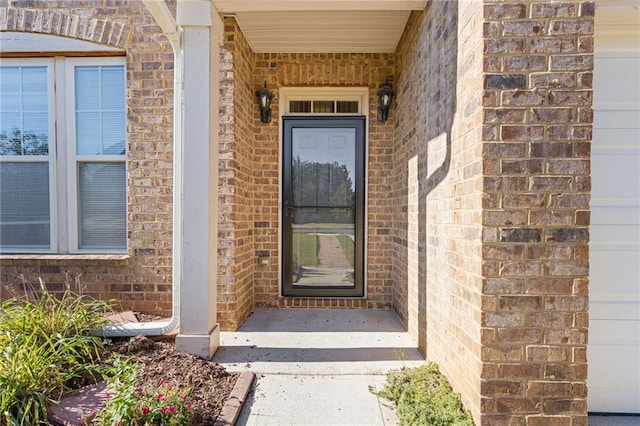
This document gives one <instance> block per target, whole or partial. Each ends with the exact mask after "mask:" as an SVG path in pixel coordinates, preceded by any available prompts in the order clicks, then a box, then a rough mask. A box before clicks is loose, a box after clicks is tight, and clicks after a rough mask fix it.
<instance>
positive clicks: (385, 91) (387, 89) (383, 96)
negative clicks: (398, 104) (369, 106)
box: [378, 81, 395, 123]
mask: <svg viewBox="0 0 640 426" xmlns="http://www.w3.org/2000/svg"><path fill="white" fill-rule="evenodd" d="M393 95H395V93H394V92H393V89H392V88H391V84H390V83H389V81H387V82H386V83H385V84H384V86H382V87H381V88H380V90H378V102H379V105H378V121H380V122H381V123H384V122H385V121H387V113H388V112H389V107H390V106H391V100H392V99H393Z"/></svg>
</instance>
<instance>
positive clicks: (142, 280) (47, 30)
mask: <svg viewBox="0 0 640 426" xmlns="http://www.w3.org/2000/svg"><path fill="white" fill-rule="evenodd" d="M168 5H169V6H170V7H171V8H173V9H175V1H170V2H168ZM0 30H2V31H7V30H8V31H27V32H36V33H42V34H51V35H59V36H66V37H72V38H78V39H81V40H85V41H93V42H97V43H102V44H106V45H109V46H113V47H117V48H120V49H124V50H125V51H126V58H127V85H128V87H127V110H128V111H127V112H128V114H127V116H128V121H127V143H128V145H127V149H128V162H127V184H128V200H127V201H128V202H127V204H128V213H127V221H128V232H129V238H128V241H129V250H128V258H126V259H121V258H117V257H115V258H114V257H112V256H92V257H86V256H85V257H84V258H82V257H80V256H57V257H52V256H3V257H2V260H1V261H0V269H1V271H0V282H1V283H2V284H4V285H14V286H15V285H20V284H21V283H22V282H23V280H26V281H28V282H30V283H32V284H37V280H38V278H39V277H41V278H43V279H44V280H45V281H46V283H47V285H48V287H49V288H50V289H51V290H53V291H62V290H63V289H64V282H65V280H68V281H70V282H72V283H73V282H74V281H75V280H76V279H78V280H79V282H80V283H81V284H82V285H83V286H84V292H85V293H87V294H90V295H92V296H95V297H99V298H103V299H112V298H115V299H117V300H119V301H120V303H121V304H122V306H123V307H124V308H127V309H134V310H142V311H146V312H153V313H159V314H164V315H167V314H169V313H170V312H171V281H172V276H171V274H172V272H171V262H172V250H171V243H172V225H171V215H172V188H171V181H172V158H173V157H172V156H173V154H172V144H173V121H172V120H173V52H172V49H171V46H170V44H169V42H168V40H167V39H166V38H165V37H164V36H163V35H162V33H161V31H160V29H159V28H158V27H157V26H156V25H155V21H154V20H153V18H152V17H151V16H150V15H149V14H148V13H147V9H146V8H145V7H144V5H143V4H142V2H140V1H137V0H131V1H127V2H123V1H115V0H82V1H70V0H59V1H55V0H4V1H0Z"/></svg>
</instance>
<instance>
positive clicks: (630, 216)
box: [591, 200, 640, 243]
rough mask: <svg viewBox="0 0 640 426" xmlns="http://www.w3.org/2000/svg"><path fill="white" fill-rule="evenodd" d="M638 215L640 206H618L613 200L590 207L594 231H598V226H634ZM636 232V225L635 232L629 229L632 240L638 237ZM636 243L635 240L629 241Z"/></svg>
mask: <svg viewBox="0 0 640 426" xmlns="http://www.w3.org/2000/svg"><path fill="white" fill-rule="evenodd" d="M607 201H609V200H607ZM638 214H640V206H638V207H636V206H633V205H632V206H620V205H617V204H616V203H615V200H612V202H610V203H601V204H600V205H597V206H594V205H592V206H591V225H596V229H598V225H610V224H618V225H635V224H636V223H637V221H638V219H637V218H638ZM638 232H639V231H638V230H637V225H636V230H635V231H634V230H633V229H629V233H631V234H633V236H632V238H633V237H635V236H636V235H638ZM592 234H593V230H592ZM598 238H600V236H598ZM598 241H600V240H598ZM636 241H637V240H636V239H632V240H631V242H634V243H635V242H636Z"/></svg>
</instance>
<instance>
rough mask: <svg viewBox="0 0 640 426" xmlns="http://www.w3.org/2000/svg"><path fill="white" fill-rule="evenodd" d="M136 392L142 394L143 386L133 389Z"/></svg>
mask: <svg viewBox="0 0 640 426" xmlns="http://www.w3.org/2000/svg"><path fill="white" fill-rule="evenodd" d="M133 391H134V392H142V386H136V387H135V388H133Z"/></svg>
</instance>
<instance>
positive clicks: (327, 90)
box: [276, 86, 376, 299]
mask: <svg viewBox="0 0 640 426" xmlns="http://www.w3.org/2000/svg"><path fill="white" fill-rule="evenodd" d="M372 90H373V94H370V93H369V92H370V91H372ZM375 90H376V89H375V88H374V89H370V88H369V87H368V86H360V87H357V86H354V87H336V86H318V87H294V86H290V87H280V88H279V89H278V93H277V95H276V96H277V101H278V147H279V148H278V170H279V171H278V179H279V183H278V268H277V269H278V297H281V298H283V297H287V298H290V297H292V296H284V294H283V275H282V270H283V267H282V259H283V258H284V256H283V248H284V247H283V244H282V229H283V223H282V183H283V179H284V177H283V171H284V168H283V161H284V152H283V150H282V148H283V137H284V131H283V128H284V127H283V124H284V119H285V118H288V117H290V116H291V114H288V108H287V105H288V103H289V100H292V99H295V98H309V99H313V100H325V99H339V100H342V99H344V100H358V102H359V103H360V113H359V114H358V116H360V117H364V138H365V139H364V142H365V143H364V189H365V196H364V226H363V227H364V229H363V244H364V253H363V257H364V259H363V262H362V263H363V266H362V268H363V274H362V275H363V276H362V285H363V294H362V296H351V297H347V298H351V299H366V298H367V294H368V289H367V287H368V285H367V282H368V274H367V271H368V258H369V256H368V241H369V226H368V224H369V197H368V186H369V97H370V96H375ZM301 115H303V114H295V116H301ZM308 115H310V116H313V117H318V116H320V115H316V114H308ZM323 116H327V114H323ZM339 116H343V115H339ZM294 297H295V296H294ZM322 298H323V299H344V298H345V297H344V296H339V297H335V296H326V297H322Z"/></svg>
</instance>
